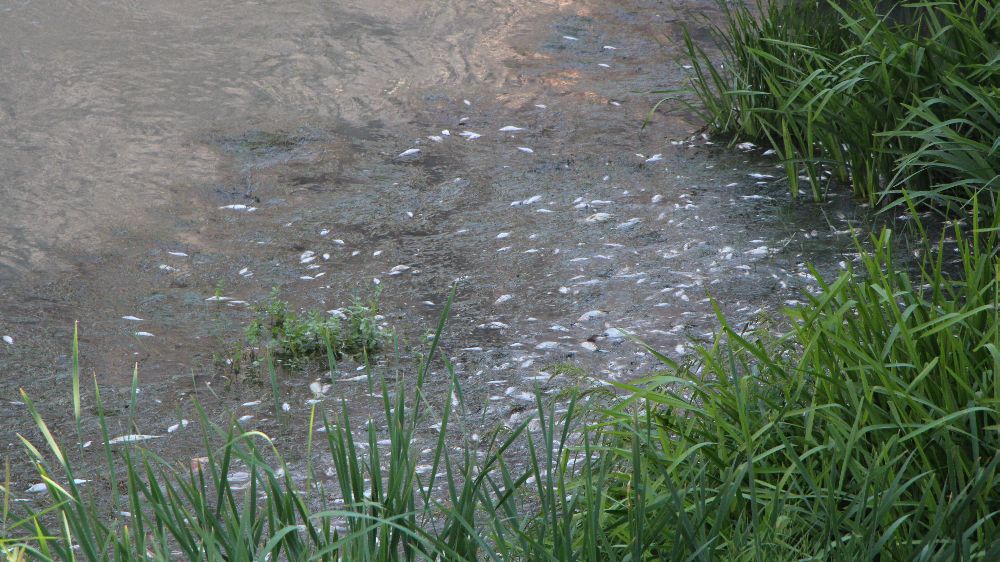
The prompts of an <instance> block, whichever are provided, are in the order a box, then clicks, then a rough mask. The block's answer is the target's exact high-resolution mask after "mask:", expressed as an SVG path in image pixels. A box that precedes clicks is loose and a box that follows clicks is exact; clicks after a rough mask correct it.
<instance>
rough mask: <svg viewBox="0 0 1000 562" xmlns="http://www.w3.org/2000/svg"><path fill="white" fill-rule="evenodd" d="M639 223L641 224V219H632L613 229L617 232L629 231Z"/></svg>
mask: <svg viewBox="0 0 1000 562" xmlns="http://www.w3.org/2000/svg"><path fill="white" fill-rule="evenodd" d="M640 222H642V219H640V218H639V217H632V218H630V219H629V220H627V221H625V222H623V223H621V224H619V225H618V226H616V227H615V228H617V229H618V230H631V229H632V228H634V227H635V226H636V225H637V224H639V223H640Z"/></svg>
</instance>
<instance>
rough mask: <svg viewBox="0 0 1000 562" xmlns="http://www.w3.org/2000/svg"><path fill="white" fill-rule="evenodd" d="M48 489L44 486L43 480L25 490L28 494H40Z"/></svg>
mask: <svg viewBox="0 0 1000 562" xmlns="http://www.w3.org/2000/svg"><path fill="white" fill-rule="evenodd" d="M48 489H49V488H48V486H46V485H45V484H44V483H43V482H39V483H38V484H32V485H31V487H30V488H28V489H27V490H25V491H26V492H28V493H29V494H41V493H42V492H44V491H46V490H48Z"/></svg>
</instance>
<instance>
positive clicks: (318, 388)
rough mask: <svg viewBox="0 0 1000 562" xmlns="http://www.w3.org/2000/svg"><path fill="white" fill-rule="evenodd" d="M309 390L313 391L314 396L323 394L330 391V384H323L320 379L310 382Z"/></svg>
mask: <svg viewBox="0 0 1000 562" xmlns="http://www.w3.org/2000/svg"><path fill="white" fill-rule="evenodd" d="M309 391H310V392H312V393H313V396H322V395H324V394H326V393H327V392H330V385H329V384H323V383H321V382H319V381H313V382H311V383H309Z"/></svg>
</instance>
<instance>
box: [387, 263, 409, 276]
mask: <svg viewBox="0 0 1000 562" xmlns="http://www.w3.org/2000/svg"><path fill="white" fill-rule="evenodd" d="M408 269H410V266H408V265H397V266H396V267H394V268H392V269H390V270H389V275H399V274H400V273H403V272H404V271H406V270H408Z"/></svg>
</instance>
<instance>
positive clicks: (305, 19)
mask: <svg viewBox="0 0 1000 562" xmlns="http://www.w3.org/2000/svg"><path fill="white" fill-rule="evenodd" d="M711 5H712V3H711V2H708V1H670V2H657V1H651V0H626V1H622V2H611V1H600V0H583V1H552V2H522V1H520V0H515V1H504V2H500V1H487V2H475V3H472V2H466V1H464V0H449V1H439V0H435V1H420V2H388V1H380V0H376V1H372V0H354V1H349V0H323V1H319V0H295V1H291V2H289V1H281V2H272V1H262V2H225V3H223V4H222V5H218V4H214V3H213V5H211V6H210V5H209V4H208V3H204V2H193V1H190V2H189V1H182V2H171V3H168V4H163V3H154V2H146V1H140V2H127V3H126V2H119V1H117V0H112V1H109V2H103V3H91V2H77V3H70V4H68V5H66V6H65V7H60V8H59V9H56V7H55V6H54V4H53V3H52V2H50V1H48V0H42V1H38V0H36V1H34V2H30V1H20V0H18V1H13V2H7V3H6V4H0V40H2V41H3V42H4V44H5V45H6V46H8V47H9V48H7V49H5V50H4V52H3V53H2V54H0V62H2V68H4V71H5V80H4V82H3V83H2V84H0V177H2V180H3V181H2V183H0V203H2V211H0V213H2V214H0V335H5V336H9V339H10V341H11V343H2V342H0V372H2V377H0V399H2V400H3V402H2V403H3V407H2V408H0V416H2V417H0V455H2V456H3V457H4V458H5V459H9V460H11V461H12V462H13V463H14V467H15V473H14V479H15V481H16V482H15V485H14V490H15V491H23V490H27V489H28V488H29V487H30V486H31V485H32V484H33V483H34V482H35V481H36V478H35V477H33V476H32V474H31V471H30V469H29V467H27V466H25V464H24V462H23V460H22V459H23V458H24V457H23V445H21V444H20V443H19V442H18V440H17V438H16V434H18V433H21V434H24V435H25V436H27V437H29V438H31V439H34V438H35V437H36V436H37V434H36V432H35V431H34V429H33V424H32V422H31V420H30V416H29V415H28V413H27V410H26V409H25V407H24V405H23V404H22V403H21V402H22V401H21V399H20V397H19V396H18V389H19V388H24V389H25V391H26V392H27V393H28V394H29V395H30V396H31V397H32V398H33V399H34V400H35V402H36V403H38V405H39V408H40V409H41V410H42V413H43V415H44V416H45V417H46V419H48V420H49V421H50V422H51V424H52V425H53V426H54V427H55V428H57V430H58V432H59V433H60V434H61V435H62V436H63V437H64V438H66V439H67V440H68V441H70V440H71V441H73V442H75V441H76V437H75V432H74V431H73V430H72V407H71V401H70V390H69V388H70V385H69V350H70V342H71V333H72V327H73V323H74V321H75V320H78V321H79V330H80V350H81V360H82V372H83V374H84V380H85V382H87V383H88V384H87V385H85V386H88V387H89V386H90V384H89V382H90V381H92V380H95V379H96V381H97V382H98V383H99V384H100V385H101V387H102V389H104V390H103V392H104V398H105V401H106V402H107V403H108V405H109V412H110V418H109V423H110V425H111V428H110V429H111V432H112V434H115V435H119V434H126V433H133V432H137V433H143V434H149V435H155V436H158V438H157V439H155V440H153V441H150V442H149V443H150V444H151V445H150V446H151V448H153V449H154V450H156V451H157V452H158V453H160V454H163V455H165V456H167V457H168V458H178V459H187V458H190V457H192V456H198V455H199V453H198V449H199V446H200V431H199V429H198V428H197V424H194V423H191V424H187V425H184V426H181V427H179V428H174V431H171V432H168V428H170V427H171V426H174V425H175V424H179V423H180V421H181V420H185V419H186V420H191V419H194V418H195V416H194V414H193V412H192V410H193V408H192V405H191V397H197V398H199V399H200V401H201V402H202V404H203V405H205V406H206V407H207V408H208V411H209V413H210V415H211V416H212V417H213V419H215V420H216V421H222V420H225V419H227V418H228V417H230V416H235V417H240V418H242V419H243V422H242V423H243V425H244V427H245V428H247V429H260V430H262V431H264V432H266V433H268V434H270V435H272V436H273V437H274V438H275V440H276V441H277V442H278V444H279V445H280V446H284V447H286V448H287V450H288V452H289V455H290V459H289V460H292V461H293V462H296V461H301V460H302V459H301V447H298V448H297V447H296V445H297V444H298V443H300V442H302V441H303V439H304V437H303V436H304V428H305V424H306V420H307V419H308V414H309V407H310V404H311V403H310V401H311V400H316V399H319V400H321V401H320V402H319V404H320V407H321V408H325V409H327V410H329V411H335V410H337V409H338V408H339V405H340V403H341V402H340V401H341V399H347V400H348V402H349V404H350V405H351V407H352V408H355V409H357V410H358V411H360V412H362V413H363V412H365V411H367V409H369V408H372V407H375V408H377V406H378V400H373V399H371V398H370V397H368V396H367V388H365V387H363V386H362V385H361V383H359V382H357V381H353V382H352V381H346V380H345V381H342V382H334V383H333V384H332V385H331V387H330V388H328V389H326V390H325V392H324V393H323V395H322V396H315V395H314V393H313V392H312V391H310V389H309V385H310V383H311V382H313V381H314V380H316V379H317V378H318V377H321V376H323V373H322V370H321V369H316V370H313V371H307V372H285V373H282V377H281V381H280V382H281V392H282V393H283V395H282V397H281V399H282V401H283V402H287V404H288V409H289V412H288V413H287V416H288V419H287V420H286V421H285V422H284V423H282V424H279V423H277V422H275V421H274V413H273V411H272V410H271V408H270V406H269V404H270V403H271V401H270V388H269V387H268V386H267V385H264V384H261V383H260V382H256V381H254V380H249V379H247V380H244V379H234V378H233V377H232V376H231V374H229V373H227V371H226V369H225V368H224V367H220V365H219V359H220V358H222V359H223V360H224V359H225V353H226V349H227V346H229V345H230V344H232V342H234V341H236V340H237V339H238V338H239V335H240V333H241V331H242V329H243V327H244V326H245V325H246V324H247V322H248V321H249V320H250V317H251V312H250V307H251V306H252V305H253V304H255V303H260V302H262V301H264V300H265V299H266V298H267V297H268V295H269V293H270V292H271V290H272V288H277V289H278V290H279V291H280V294H281V296H282V298H285V299H287V300H289V301H291V302H292V303H293V305H294V306H295V307H297V308H302V309H312V310H323V311H328V310H332V309H336V308H339V307H342V306H344V305H346V304H349V303H350V301H351V299H352V298H354V297H358V296H360V297H366V296H368V295H371V294H373V292H374V291H375V288H376V287H379V288H380V291H381V309H382V314H383V315H384V320H383V322H384V323H385V324H386V325H387V327H389V328H391V329H392V330H393V331H394V332H395V333H397V334H398V335H399V338H400V341H402V342H404V343H405V346H404V347H405V350H404V352H403V353H402V355H401V358H400V359H399V360H398V361H397V360H395V359H389V360H385V361H387V362H388V363H390V364H391V367H390V368H388V371H389V372H390V373H391V374H396V373H402V374H404V375H405V374H407V373H412V372H413V370H414V369H413V365H412V360H411V359H410V357H411V354H410V353H409V352H408V351H406V350H409V349H419V348H420V346H421V345H422V343H423V342H424V341H425V337H426V334H427V333H428V332H430V331H432V330H433V328H434V326H435V324H436V322H437V318H438V316H439V315H440V313H441V310H442V306H443V304H444V302H445V300H446V298H447V295H448V292H449V289H450V287H451V286H452V285H453V284H454V285H456V290H457V293H456V295H457V296H456V299H455V302H454V305H453V309H452V312H453V313H452V316H451V318H450V320H449V322H448V326H447V329H446V332H445V335H444V340H443V347H444V350H445V352H446V353H447V355H448V356H449V357H451V358H452V360H453V362H454V364H455V368H456V373H457V377H458V379H459V381H460V382H461V384H462V385H463V389H464V391H465V399H466V408H467V409H468V417H469V419H470V420H475V421H474V422H472V423H474V424H478V425H479V426H482V427H484V428H490V427H496V426H498V425H502V424H505V423H511V424H512V423H516V422H517V421H518V420H519V419H520V416H522V415H523V413H524V411H525V409H526V407H530V401H531V400H533V398H532V397H531V396H532V395H531V393H532V392H533V389H534V388H535V386H536V385H540V387H541V389H542V391H543V392H545V393H548V394H550V395H552V396H553V397H556V396H558V395H559V391H561V390H564V389H566V388H570V387H573V386H576V385H583V386H587V385H592V384H601V381H608V380H626V379H629V378H634V377H637V376H640V375H641V374H643V373H647V372H650V371H651V370H653V369H656V368H657V367H658V364H657V362H656V361H655V360H654V358H653V357H652V356H651V355H650V354H648V353H646V352H644V351H643V350H642V349H641V348H640V347H639V346H637V345H636V344H634V343H632V342H629V341H627V340H626V339H625V338H624V337H623V334H622V331H625V332H628V333H631V334H635V335H636V336H637V337H639V338H641V339H642V340H644V341H646V342H648V343H649V344H651V345H652V346H654V347H655V348H657V349H659V350H662V351H663V352H664V353H665V354H667V355H668V356H671V357H673V358H675V359H682V358H684V357H685V356H686V355H688V354H689V353H690V344H691V341H692V340H699V339H700V340H705V339H707V338H710V337H711V334H712V332H713V330H714V329H715V327H716V326H717V322H716V321H715V319H714V316H713V312H712V305H711V301H710V297H711V298H714V299H716V300H717V302H718V303H719V305H720V306H721V308H722V309H723V310H724V311H725V312H726V314H727V315H728V316H729V317H730V318H731V320H732V321H733V322H734V323H736V324H743V323H747V322H755V321H757V320H759V319H760V318H762V317H766V316H767V314H768V313H770V312H774V311H776V310H778V309H780V308H781V307H782V306H786V305H793V304H795V303H796V302H797V301H801V300H802V296H801V295H802V291H803V290H808V289H810V288H815V283H813V282H812V281H811V276H810V275H809V273H808V269H807V264H808V263H812V264H815V265H816V266H817V267H818V268H819V269H820V270H821V271H825V272H834V271H836V270H837V269H839V268H840V267H843V265H844V263H845V262H847V261H849V260H850V259H851V255H852V253H853V245H852V239H851V233H852V231H853V229H854V228H857V227H859V226H862V220H861V216H862V215H863V214H864V209H863V208H859V207H858V206H857V205H855V204H854V203H853V202H851V201H850V200H848V199H846V198H843V197H832V198H831V200H830V201H829V202H827V203H824V204H822V205H816V204H813V203H810V202H807V201H802V200H799V201H795V200H792V199H791V198H790V197H789V196H788V194H787V186H786V184H785V183H784V182H783V180H782V179H781V178H780V176H781V171H780V169H779V168H778V167H777V162H776V161H775V160H774V159H773V158H772V157H769V156H767V155H764V154H762V153H761V152H760V151H758V150H751V149H744V150H740V149H732V148H727V147H725V146H722V145H721V144H715V143H713V142H711V141H710V140H709V139H707V137H704V136H703V135H701V134H700V133H699V129H700V123H699V121H698V119H697V117H696V116H694V115H692V114H690V113H688V112H685V111H681V110H675V111H672V112H661V113H659V114H657V115H655V116H653V118H652V119H651V121H650V122H649V124H648V126H646V127H645V128H642V124H643V120H644V118H645V117H646V115H647V113H648V111H649V109H650V107H651V105H652V104H653V103H655V101H656V100H657V99H658V96H656V95H653V94H649V93H648V92H649V91H651V90H655V89H669V88H678V87H683V86H684V85H685V81H686V79H687V73H688V70H687V69H686V68H685V67H684V64H685V61H684V59H683V55H682V51H681V46H682V45H681V44H680V39H681V29H682V25H689V26H690V28H691V30H692V32H693V33H694V36H695V37H696V39H698V40H701V41H706V40H707V36H708V35H707V32H706V29H707V28H706V22H705V19H709V20H710V19H711V18H712V16H713V14H712V7H711ZM61 6H62V5H61ZM216 296H222V297H226V299H223V300H220V299H213V298H212V297H216ZM136 364H138V369H139V388H140V391H141V392H140V393H139V395H138V402H137V408H136V410H135V411H134V412H129V411H128V410H129V405H128V403H129V399H128V389H129V383H130V381H131V376H132V372H133V367H134V365H136ZM556 364H564V365H565V364H569V365H574V366H576V367H579V368H580V369H582V370H583V371H584V372H586V373H588V377H584V378H574V377H569V376H561V377H556V378H552V377H550V376H549V375H550V374H551V372H550V371H552V370H553V369H552V366H553V365H556ZM356 368H358V366H357V365H355V364H351V363H345V364H343V365H341V372H340V373H334V376H333V378H334V379H353V378H355V377H356V374H357V373H356V372H355V369H356ZM547 369H548V370H547ZM428 384H429V387H430V388H431V390H432V394H434V393H437V395H438V396H439V397H440V399H442V400H444V399H447V397H446V396H445V395H444V394H446V392H447V385H448V377H447V376H446V375H445V373H444V372H443V371H442V370H441V369H436V370H434V371H433V372H432V375H431V378H430V381H429V383H428ZM554 399H555V398H554ZM432 400H433V399H432ZM92 403H93V401H92V400H89V399H85V405H86V406H88V407H87V410H88V411H92V410H91V408H90V407H91V406H92ZM130 419H131V420H133V421H134V425H133V426H132V427H129V426H128V420H130ZM428 425H429V426H430V425H431V422H428ZM427 437H428V438H433V437H434V434H433V431H431V430H430V428H429V429H428V433H427ZM83 439H84V440H87V441H93V442H99V439H100V438H99V432H98V427H97V425H96V422H94V420H93V419H92V418H91V417H89V416H88V419H87V420H86V422H85V424H84V435H83ZM102 455H103V452H102V451H101V450H100V449H99V448H98V447H93V448H91V449H84V450H82V452H81V453H80V457H81V459H80V462H81V463H82V464H83V468H82V470H81V473H82V477H84V478H87V479H91V480H95V481H96V482H95V483H94V484H93V485H94V486H101V485H102V480H101V476H100V474H99V470H100V469H99V468H97V467H99V466H100V463H102V462H103V456H102ZM297 455H298V458H296V456H297ZM320 462H322V461H320ZM104 484H105V485H106V483H104ZM22 495H23V496H25V497H26V498H28V499H30V498H31V497H32V496H31V494H27V493H24V494H22Z"/></svg>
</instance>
